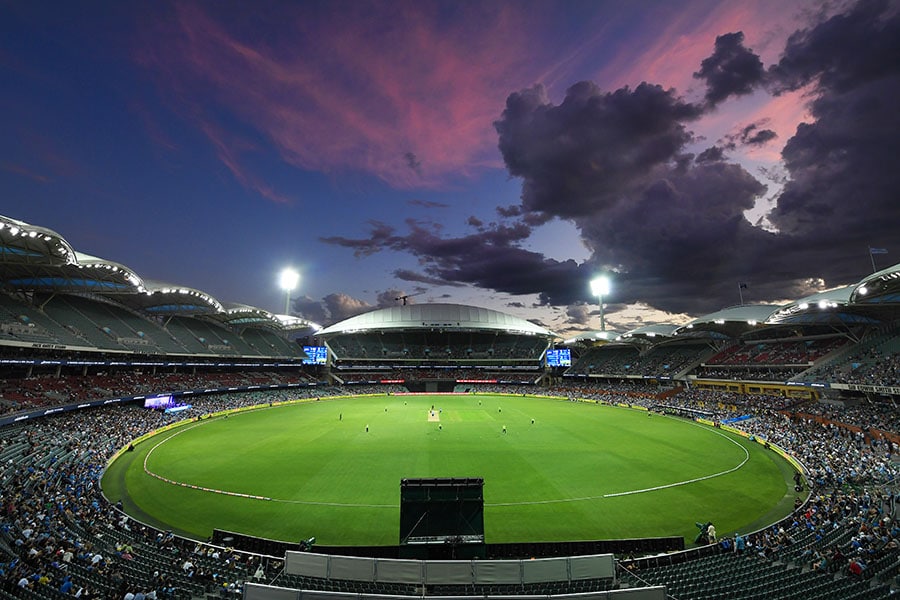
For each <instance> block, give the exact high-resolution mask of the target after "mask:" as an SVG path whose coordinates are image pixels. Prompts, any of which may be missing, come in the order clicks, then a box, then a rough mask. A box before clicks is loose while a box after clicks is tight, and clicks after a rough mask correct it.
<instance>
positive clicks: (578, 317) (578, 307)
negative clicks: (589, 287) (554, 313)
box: [566, 303, 594, 325]
mask: <svg viewBox="0 0 900 600" xmlns="http://www.w3.org/2000/svg"><path fill="white" fill-rule="evenodd" d="M593 314H594V313H593V307H591V306H590V305H588V304H582V303H577V304H572V305H570V306H568V307H567V308H566V317H568V321H567V322H568V323H569V324H572V325H588V324H590V322H591V316H592V315H593Z"/></svg>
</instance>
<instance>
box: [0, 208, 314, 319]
mask: <svg viewBox="0 0 900 600" xmlns="http://www.w3.org/2000/svg"><path fill="white" fill-rule="evenodd" d="M0 286H2V287H4V288H6V289H8V290H13V291H16V290H24V291H29V292H33V291H41V292H49V293H67V294H83V295H88V294H89V295H95V296H96V295H99V296H105V297H109V298H110V299H113V300H114V301H116V302H118V303H120V304H124V305H125V306H128V307H129V308H131V309H133V310H137V311H141V312H144V313H146V314H148V315H200V316H207V317H209V318H213V319H215V320H217V321H219V322H221V323H225V324H227V325H238V326H244V327H247V326H267V327H274V328H278V329H282V330H289V331H294V330H298V329H307V328H308V329H311V330H316V329H318V328H319V326H318V325H316V324H315V323H311V322H310V321H305V320H303V319H295V318H292V317H287V316H284V315H275V314H273V313H270V312H269V311H266V310H263V309H260V308H254V307H252V306H246V305H237V304H235V305H229V306H228V307H227V308H226V307H225V306H223V305H222V303H221V302H219V301H218V300H217V299H216V298H215V297H213V296H212V295H211V294H208V293H206V292H203V291H201V290H198V289H195V288H191V287H187V286H183V285H176V284H172V283H165V282H161V281H152V280H146V279H143V278H141V276H140V275H138V274H137V273H136V272H135V271H134V270H132V269H130V268H129V267H127V266H125V265H123V264H120V263H117V262H113V261H111V260H106V259H103V258H98V257H96V256H91V255H90V254H85V253H83V252H78V251H76V250H75V249H74V248H73V247H72V246H71V244H69V242H67V241H66V240H65V239H64V238H63V237H62V236H61V235H60V234H58V233H56V232H55V231H52V230H50V229H46V228H44V227H37V226H34V225H29V224H28V223H23V222H22V221H17V220H15V219H11V218H9V217H4V216H2V215H0Z"/></svg>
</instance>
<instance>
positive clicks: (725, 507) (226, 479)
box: [103, 395, 793, 545]
mask: <svg viewBox="0 0 900 600" xmlns="http://www.w3.org/2000/svg"><path fill="white" fill-rule="evenodd" d="M432 406H434V407H435V411H436V412H437V413H438V417H439V419H440V421H438V422H435V421H429V419H428V414H429V411H430V409H431V407H432ZM532 419H534V423H533V424H532ZM504 426H506V433H504V432H503V427H504ZM367 427H368V431H366V428H367ZM148 454H149V458H148ZM145 464H146V469H147V470H148V471H150V472H152V473H154V474H156V475H158V476H159V477H162V478H166V479H169V480H171V481H175V482H180V483H183V484H188V485H193V486H199V487H205V488H210V489H214V490H222V491H227V492H233V493H237V494H249V495H255V496H261V497H266V498H269V499H268V500H259V499H251V498H244V497H237V496H231V495H225V494H221V493H214V492H209V491H203V490H198V489H193V488H190V487H184V486H179V485H173V484H172V483H167V482H165V481H162V480H160V479H158V478H154V477H151V476H150V475H148V474H147V473H146V472H145V470H144V466H145ZM739 465H740V466H739ZM738 466H739V468H737V467H738ZM726 471H731V472H728V473H725V474H722V475H719V476H716V477H712V478H708V479H701V478H704V477H707V476H709V475H713V474H716V473H722V472H726ZM404 477H483V478H484V480H485V486H484V495H485V512H484V515H485V516H484V519H485V537H486V539H487V541H488V542H489V543H500V542H521V541H562V540H587V539H610V538H635V537H651V536H668V535H676V536H683V537H685V538H686V539H687V540H688V541H689V542H690V541H691V540H692V539H693V537H694V535H695V534H696V528H695V526H694V523H695V522H696V521H705V520H711V521H713V522H714V523H715V524H716V528H717V530H718V531H719V533H720V535H721V534H724V533H728V532H733V531H736V530H741V529H743V530H744V531H746V530H747V528H748V527H750V526H751V525H754V526H755V525H759V524H762V523H765V522H770V521H773V520H775V519H777V518H779V517H780V516H783V515H784V514H786V513H787V512H789V510H790V507H791V502H792V500H793V495H792V493H791V492H790V488H789V483H790V470H789V469H787V468H786V467H785V465H784V461H783V460H782V459H781V458H780V457H778V456H777V455H775V454H774V453H773V452H771V451H768V450H766V449H764V448H763V447H761V446H760V445H759V444H756V443H754V442H750V441H748V440H745V439H743V438H741V437H738V436H732V435H730V434H727V433H725V432H722V431H720V430H714V429H712V428H708V427H705V426H701V425H698V424H695V423H692V422H689V421H684V420H680V419H674V418H668V417H662V416H659V415H655V416H653V417H648V416H647V413H646V412H642V411H637V410H631V409H625V408H619V407H612V406H604V405H597V404H590V403H582V402H570V401H566V400H559V399H547V398H531V397H517V396H472V395H465V396H374V397H360V398H351V399H339V400H327V401H324V400H323V401H320V402H309V403H302V404H295V405H289V406H281V407H272V408H263V409H260V410H255V411H250V412H245V413H240V414H232V415H230V416H229V417H228V418H215V419H206V420H203V421H200V422H195V423H191V424H189V425H186V426H184V427H180V428H176V429H175V430H172V431H169V432H166V433H163V434H160V435H158V436H155V437H152V438H150V439H149V440H146V441H144V442H142V443H140V444H138V446H137V447H136V450H135V451H134V452H129V453H126V454H125V455H124V456H123V458H122V459H120V460H119V461H117V462H116V463H114V464H113V465H112V466H111V467H110V468H109V469H108V470H107V473H106V475H105V476H104V480H103V487H104V492H105V493H106V495H107V497H108V498H110V499H111V500H113V501H115V500H119V499H122V500H123V501H124V502H125V504H126V508H127V509H128V510H129V512H131V513H132V514H134V515H135V516H136V517H138V518H140V519H141V520H144V521H145V522H150V523H151V524H155V525H165V526H166V527H170V528H173V529H175V530H177V531H179V532H181V533H185V534H188V535H192V536H194V537H200V538H203V537H206V536H208V535H209V534H210V532H211V531H212V529H213V528H219V529H225V530H229V531H238V532H241V533H248V534H252V535H258V536H261V537H267V538H272V539H280V540H288V541H296V540H298V539H305V538H307V537H310V536H316V538H317V541H318V543H319V544H323V545H380V544H397V543H398V537H399V492H400V485H399V483H400V479H402V478H404ZM694 479H699V480H698V481H695V482H693V483H688V484H685V485H676V486H673V487H662V486H670V485H671V484H675V483H678V482H683V481H687V480H694ZM657 487H659V488H660V489H656V490H650V491H644V492H640V493H629V494H625V495H614V494H623V493H625V492H634V491H637V490H647V489H648V488H657ZM611 495H612V496H611Z"/></svg>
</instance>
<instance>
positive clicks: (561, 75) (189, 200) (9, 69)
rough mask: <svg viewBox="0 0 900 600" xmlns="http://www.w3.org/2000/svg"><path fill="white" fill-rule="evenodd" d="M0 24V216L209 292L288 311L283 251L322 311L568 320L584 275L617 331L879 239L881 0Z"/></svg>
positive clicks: (887, 44) (710, 303)
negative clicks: (398, 310) (408, 305)
mask: <svg viewBox="0 0 900 600" xmlns="http://www.w3.org/2000/svg"><path fill="white" fill-rule="evenodd" d="M0 34H2V35H0V82H2V83H0V88H2V93H0V111H2V115H3V118H2V119H0V193H2V195H0V214H3V215H5V216H7V217H11V218H14V219H18V220H21V221H25V222H27V223H30V224H33V225H39V226H43V227H47V228H50V229H53V230H55V231H56V232H58V233H59V234H61V235H62V236H63V237H65V238H66V239H67V240H68V241H69V242H70V243H71V244H72V245H73V246H74V247H75V249H76V250H79V251H81V252H84V253H87V254H91V255H93V256H98V257H101V258H105V259H108V260H113V261H116V262H119V263H122V264H124V265H127V266H128V267H130V268H132V269H134V270H135V271H136V272H137V273H138V274H139V275H140V276H141V277H143V278H145V279H151V280H157V281H164V282H169V283H175V284H179V285H185V286H189V287H193V288H197V289H201V290H203V291H205V292H208V293H210V294H212V295H213V296H214V297H216V298H217V299H219V300H220V301H222V302H225V303H228V302H235V303H242V304H249V305H251V306H256V307H259V308H263V309H266V310H270V311H273V312H282V311H283V308H284V292H282V291H281V290H280V289H279V288H278V273H279V272H280V271H281V269H282V268H284V267H285V266H293V267H294V268H296V269H297V270H298V271H299V272H300V274H301V281H300V284H299V287H298V288H297V289H296V290H295V291H294V292H293V295H292V305H291V312H292V314H295V315H298V316H302V317H305V318H307V319H310V320H312V321H315V322H317V323H320V324H323V325H328V324H331V323H334V322H337V321H339V320H342V319H344V318H347V317H349V316H352V315H354V314H358V313H359V312H363V311H366V310H371V309H373V308H376V307H385V306H394V305H398V304H399V303H400V301H399V300H398V298H399V297H402V296H409V298H408V301H409V302H415V303H424V302H450V303H460V304H471V305H476V306H483V307H487V308H492V309H495V310H500V311H502V312H506V313H510V314H514V315H517V316H520V317H522V318H525V319H529V320H532V321H534V322H537V323H539V324H541V325H544V326H546V327H548V328H549V329H551V330H553V331H555V332H557V333H559V334H560V335H562V336H568V335H573V334H577V333H578V332H581V331H589V330H596V329H598V328H599V308H598V305H597V302H598V299H597V298H595V297H592V296H591V292H590V286H589V282H590V280H591V279H592V278H593V277H594V276H596V275H597V274H599V273H606V274H608V275H609V276H610V279H611V281H612V286H611V287H612V289H611V291H610V293H609V295H608V296H607V297H604V304H605V315H606V319H607V326H608V328H610V329H614V330H616V331H620V332H625V331H628V330H630V329H633V328H635V327H640V326H642V325H648V324H653V323H676V324H680V323H684V322H686V321H687V320H689V319H690V318H692V317H696V316H701V315H703V314H707V313H710V312H714V311H716V310H719V309H721V308H724V307H727V306H731V305H735V304H737V303H738V302H739V301H740V296H739V292H740V293H742V295H743V300H744V301H745V302H748V303H780V302H786V301H790V300H794V299H797V298H800V297H803V296H806V295H808V294H812V293H815V292H818V291H822V290H825V289H829V288H833V287H836V286H840V285H846V284H850V283H854V282H857V281H859V280H860V279H862V278H863V277H864V276H866V275H867V274H868V273H870V272H871V270H872V268H871V259H872V258H874V259H876V261H877V263H879V264H878V265H877V266H878V267H880V268H885V267H887V266H889V265H890V264H892V263H894V262H896V261H897V259H896V258H895V256H896V254H897V253H900V244H897V241H898V239H900V236H898V231H900V198H898V191H897V190H900V168H898V167H900V111H898V110H897V108H896V102H897V98H900V9H898V5H897V4H896V3H895V2H890V1H887V0H862V1H859V2H853V1H850V0H847V1H831V2H823V1H821V0H810V1H805V0H792V1H789V2H785V1H784V0H740V1H733V2H732V1H722V0H709V1H707V0H685V1H675V0H664V1H663V0H660V1H653V0H642V1H640V2H622V1H620V0H610V1H606V0H589V1H582V0H566V1H565V2H562V1H559V2H551V1H527V0H526V1H518V0H516V1H501V0H495V1H488V2H484V1H477V2H475V1H466V0H462V1H454V2H435V1H428V0H420V1H409V2H407V1H403V0H396V1H383V2H364V1H362V0H354V1H348V2H342V1H327V2H311V1H310V2H289V1H284V2H276V1H265V0H264V1H261V2H253V3H249V2H229V1H223V2H167V1H164V0H161V1H154V2H149V1H143V2H141V1H139V2H118V1H107V2H104V1H90V0H89V1H87V2H77V3H70V2H49V1H47V2H43V1H38V2H17V1H9V0H0ZM869 248H878V249H886V250H888V253H887V254H877V255H873V256H870V253H869ZM740 284H744V287H740Z"/></svg>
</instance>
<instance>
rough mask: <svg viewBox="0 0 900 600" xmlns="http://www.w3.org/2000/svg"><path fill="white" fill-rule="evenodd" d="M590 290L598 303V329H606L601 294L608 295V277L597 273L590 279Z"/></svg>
mask: <svg viewBox="0 0 900 600" xmlns="http://www.w3.org/2000/svg"><path fill="white" fill-rule="evenodd" d="M591 292H592V293H593V294H594V295H595V296H597V301H598V302H599V303H600V331H606V320H605V319H604V318H603V296H607V295H609V277H607V276H606V275H599V276H597V277H594V278H593V279H592V280H591Z"/></svg>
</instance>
